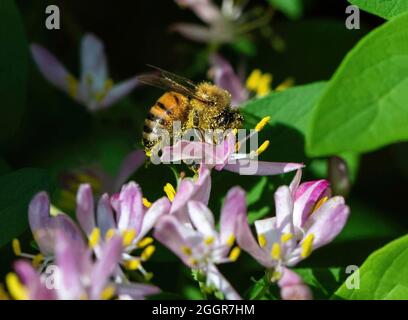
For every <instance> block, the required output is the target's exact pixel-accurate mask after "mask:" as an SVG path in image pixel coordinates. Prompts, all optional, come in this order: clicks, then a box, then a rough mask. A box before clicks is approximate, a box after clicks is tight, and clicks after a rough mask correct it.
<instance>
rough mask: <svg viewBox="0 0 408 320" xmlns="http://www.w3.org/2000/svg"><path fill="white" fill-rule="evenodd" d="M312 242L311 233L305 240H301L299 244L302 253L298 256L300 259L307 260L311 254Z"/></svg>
mask: <svg viewBox="0 0 408 320" xmlns="http://www.w3.org/2000/svg"><path fill="white" fill-rule="evenodd" d="M313 240H314V234H313V233H310V234H308V236H307V237H306V238H305V240H303V242H302V244H301V246H302V252H301V254H300V255H301V256H302V258H307V257H308V256H310V254H311V253H312V249H313Z"/></svg>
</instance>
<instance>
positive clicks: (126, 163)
mask: <svg viewBox="0 0 408 320" xmlns="http://www.w3.org/2000/svg"><path fill="white" fill-rule="evenodd" d="M145 161H146V156H145V153H144V151H143V150H135V151H132V152H130V153H129V154H128V155H127V156H126V157H125V158H124V159H123V161H122V163H121V165H120V168H119V172H118V174H117V175H116V179H115V182H114V186H113V190H112V192H116V191H118V190H120V187H121V185H122V184H124V183H125V182H126V181H127V179H128V178H129V177H130V176H131V175H132V174H133V173H134V172H135V171H136V170H137V169H138V168H140V166H141V165H143V163H144V162H145Z"/></svg>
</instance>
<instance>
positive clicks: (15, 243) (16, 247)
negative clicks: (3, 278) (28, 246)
mask: <svg viewBox="0 0 408 320" xmlns="http://www.w3.org/2000/svg"><path fill="white" fill-rule="evenodd" d="M11 247H12V248H13V252H14V254H15V255H16V256H17V257H18V256H21V245H20V241H19V240H18V239H13V241H12V242H11Z"/></svg>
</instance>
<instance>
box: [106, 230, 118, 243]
mask: <svg viewBox="0 0 408 320" xmlns="http://www.w3.org/2000/svg"><path fill="white" fill-rule="evenodd" d="M115 234H116V229H114V228H111V229H109V230H108V231H106V233H105V240H106V241H109V240H110V239H112V238H113V236H114V235H115Z"/></svg>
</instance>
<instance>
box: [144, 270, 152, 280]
mask: <svg viewBox="0 0 408 320" xmlns="http://www.w3.org/2000/svg"><path fill="white" fill-rule="evenodd" d="M153 277H154V274H153V272H146V273H145V274H144V278H145V280H146V281H150V280H152V279H153Z"/></svg>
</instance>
